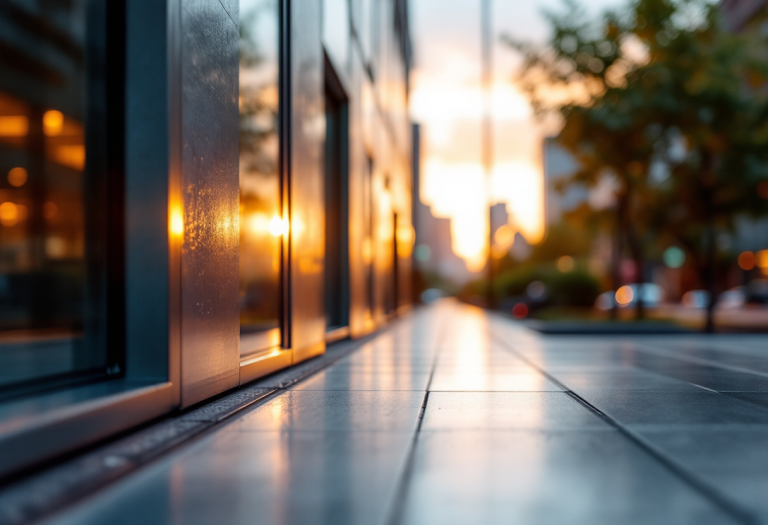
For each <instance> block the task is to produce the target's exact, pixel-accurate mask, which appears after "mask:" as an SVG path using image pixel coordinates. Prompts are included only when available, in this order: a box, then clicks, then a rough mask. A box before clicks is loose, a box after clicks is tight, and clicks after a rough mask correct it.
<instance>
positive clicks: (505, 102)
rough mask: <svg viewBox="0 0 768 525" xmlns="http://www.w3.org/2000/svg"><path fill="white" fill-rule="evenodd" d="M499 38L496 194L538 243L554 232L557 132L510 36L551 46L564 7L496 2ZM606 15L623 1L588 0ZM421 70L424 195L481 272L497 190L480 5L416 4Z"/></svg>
mask: <svg viewBox="0 0 768 525" xmlns="http://www.w3.org/2000/svg"><path fill="white" fill-rule="evenodd" d="M492 3H493V26H494V27H493V31H494V49H493V55H494V89H493V110H494V132H495V140H494V143H495V145H494V153H495V154H494V161H495V168H494V170H493V176H492V183H491V188H490V191H491V195H492V198H493V201H494V202H504V203H506V204H507V212H508V213H509V214H510V227H512V228H513V229H514V230H515V231H519V232H520V233H521V234H522V235H523V236H524V237H525V238H526V239H527V240H528V241H529V242H531V243H535V242H538V241H539V240H540V239H541V238H542V236H543V234H544V197H543V194H544V185H543V173H542V159H541V145H542V140H543V138H544V137H545V136H546V135H548V134H552V133H554V132H556V131H557V128H556V127H553V126H552V125H551V124H550V125H548V126H544V125H543V124H541V123H538V122H536V121H535V119H534V118H533V116H532V114H531V110H530V107H529V105H528V103H527V101H526V100H525V98H524V97H523V96H522V95H521V94H520V92H519V91H518V90H517V89H516V87H515V85H514V82H513V77H514V73H515V70H516V68H517V66H518V59H517V57H516V55H515V53H514V52H513V51H512V50H511V49H509V48H508V47H507V46H506V45H504V44H503V43H501V42H500V37H501V35H504V34H508V35H511V36H513V37H514V38H516V39H526V40H531V39H534V40H539V41H541V40H543V39H545V38H546V36H547V26H546V24H545V21H544V18H543V16H542V15H541V10H542V9H543V8H552V7H557V6H558V5H561V2H560V1H559V0H525V1H523V0H492ZM583 3H584V5H586V6H587V7H588V8H589V9H590V10H591V11H593V12H595V13H597V12H599V11H601V10H602V9H604V8H605V7H608V6H614V5H619V2H618V1H617V0H586V1H585V2H583ZM412 10H413V38H414V45H415V48H416V64H415V69H414V72H413V87H412V92H411V114H412V117H413V120H414V121H415V122H419V123H421V124H422V126H423V136H424V139H423V145H422V146H423V153H422V169H423V171H422V173H423V175H422V181H421V196H422V200H423V201H424V203H425V204H427V205H429V206H432V211H433V213H434V214H435V215H436V216H438V217H444V218H451V219H452V236H453V251H454V252H455V253H456V254H457V255H459V256H460V257H462V258H463V259H464V260H465V261H466V262H467V266H468V268H469V269H470V270H471V271H477V270H479V269H480V268H482V266H483V264H484V262H485V257H486V253H487V238H488V235H487V232H488V211H487V210H488V208H487V203H488V201H487V195H488V184H487V182H486V178H485V175H484V171H483V168H482V164H481V145H480V137H481V133H480V122H481V116H482V108H483V95H482V89H481V76H480V73H481V71H480V0H413V4H412Z"/></svg>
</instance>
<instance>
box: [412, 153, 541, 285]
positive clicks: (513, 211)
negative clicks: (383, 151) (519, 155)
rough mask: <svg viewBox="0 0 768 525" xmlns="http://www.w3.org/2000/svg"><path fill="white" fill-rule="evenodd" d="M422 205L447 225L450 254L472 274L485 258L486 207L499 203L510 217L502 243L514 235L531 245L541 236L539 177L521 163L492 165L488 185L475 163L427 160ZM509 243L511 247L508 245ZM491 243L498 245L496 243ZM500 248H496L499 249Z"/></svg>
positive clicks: (534, 171)
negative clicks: (463, 263) (504, 207)
mask: <svg viewBox="0 0 768 525" xmlns="http://www.w3.org/2000/svg"><path fill="white" fill-rule="evenodd" d="M422 180H423V182H422V187H421V194H422V201H423V202H424V203H425V204H427V205H428V206H431V208H432V213H433V214H434V215H435V216H436V217H440V218H449V219H451V243H452V248H453V252H454V253H455V254H456V255H458V256H459V257H461V258H462V259H464V261H465V262H466V263H467V268H468V269H469V270H470V271H472V272H477V271H480V270H482V269H483V267H484V266H485V261H486V258H487V254H488V229H489V224H488V220H489V219H488V205H489V200H488V199H489V191H490V198H491V202H493V203H494V204H495V203H500V202H503V203H505V204H506V205H507V211H508V213H509V215H510V224H508V225H507V226H508V229H505V230H503V231H502V233H501V236H502V240H504V241H505V242H508V243H509V244H508V245H507V248H508V247H509V246H511V242H514V234H515V232H520V234H522V235H523V237H525V238H526V240H527V241H528V242H529V243H531V244H535V243H538V242H540V241H541V239H542V237H543V236H544V187H543V181H542V175H541V173H540V171H537V170H536V169H535V168H534V167H532V166H528V165H525V164H522V163H500V164H497V165H496V166H495V167H494V169H493V172H492V174H491V181H490V182H491V184H490V188H489V187H488V178H487V176H486V174H485V171H484V170H483V167H482V165H480V164H479V163H445V162H441V161H438V160H429V161H427V162H426V163H425V165H424V178H423V179H422ZM509 239H511V241H510V240H509ZM494 241H495V242H496V243H497V244H499V243H498V241H497V239H496V237H494ZM499 245H500V246H501V244H499Z"/></svg>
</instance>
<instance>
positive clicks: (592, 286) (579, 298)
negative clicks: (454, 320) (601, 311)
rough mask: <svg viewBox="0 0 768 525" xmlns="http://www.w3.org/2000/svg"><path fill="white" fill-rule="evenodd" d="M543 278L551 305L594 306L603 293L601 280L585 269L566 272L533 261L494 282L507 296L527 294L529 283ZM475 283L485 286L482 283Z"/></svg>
mask: <svg viewBox="0 0 768 525" xmlns="http://www.w3.org/2000/svg"><path fill="white" fill-rule="evenodd" d="M534 281H541V282H542V283H544V286H545V287H546V290H547V296H546V297H547V298H546V300H545V301H544V302H545V304H547V305H553V306H564V307H566V306H567V307H591V306H592V305H594V304H595V299H597V295H598V294H599V293H600V283H599V281H598V280H597V279H596V278H595V277H594V276H592V275H591V274H590V273H589V272H587V271H585V270H584V269H583V268H576V269H575V270H574V271H571V272H567V273H563V272H560V271H559V270H558V269H557V268H556V267H555V266H554V265H552V264H550V265H545V264H529V265H527V266H525V267H522V268H518V269H515V270H510V271H507V272H504V273H503V274H501V275H499V276H498V277H497V278H496V280H495V281H494V285H495V286H494V287H495V293H496V297H498V298H500V299H504V298H507V297H517V296H522V295H525V293H526V289H527V288H528V285H530V284H531V283H532V282H534ZM472 286H477V287H482V288H483V289H484V284H481V282H477V283H473V285H472Z"/></svg>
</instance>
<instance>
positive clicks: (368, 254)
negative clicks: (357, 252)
mask: <svg viewBox="0 0 768 525" xmlns="http://www.w3.org/2000/svg"><path fill="white" fill-rule="evenodd" d="M371 245H372V244H371V239H370V238H368V237H366V238H365V239H363V246H362V250H361V252H362V256H363V264H365V265H368V264H371V262H372V261H373V249H372V247H371Z"/></svg>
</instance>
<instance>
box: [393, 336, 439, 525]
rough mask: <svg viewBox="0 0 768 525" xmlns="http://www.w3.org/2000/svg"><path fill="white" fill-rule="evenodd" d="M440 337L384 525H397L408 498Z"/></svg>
mask: <svg viewBox="0 0 768 525" xmlns="http://www.w3.org/2000/svg"><path fill="white" fill-rule="evenodd" d="M439 333H440V334H441V335H440V336H439V338H438V342H437V351H436V352H435V357H434V360H433V361H432V369H431V370H430V373H429V379H428V380H427V385H426V386H425V388H424V398H423V399H422V401H421V408H420V409H419V415H418V417H417V420H416V427H415V429H414V432H413V436H412V437H411V440H410V442H409V444H408V451H407V452H406V457H405V461H404V463H403V466H402V467H401V469H400V473H399V475H398V476H397V486H396V488H395V490H394V494H393V495H392V498H391V500H390V504H389V505H388V507H389V509H390V510H389V512H388V513H387V514H386V515H385V516H386V518H385V521H384V523H385V524H386V525H398V524H399V523H400V522H401V521H402V519H403V513H404V512H405V501H406V499H407V497H408V489H409V488H410V486H411V477H412V475H413V469H414V465H415V461H416V446H417V445H418V441H419V436H420V435H421V425H422V424H423V422H424V416H425V414H426V411H427V403H428V402H429V394H430V390H429V389H430V387H431V386H432V378H433V377H434V376H435V370H437V363H438V361H439V359H440V353H441V352H442V350H443V342H444V339H445V337H444V335H443V333H442V332H439Z"/></svg>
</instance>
